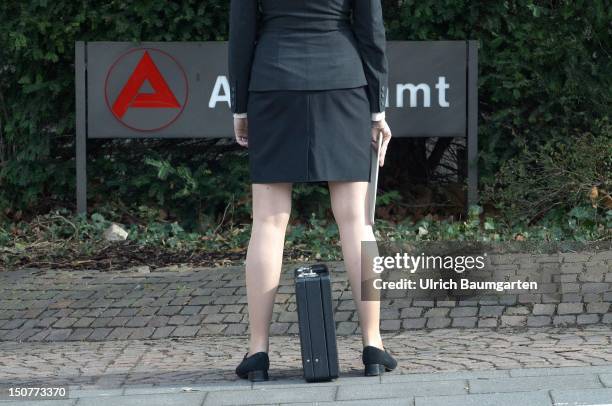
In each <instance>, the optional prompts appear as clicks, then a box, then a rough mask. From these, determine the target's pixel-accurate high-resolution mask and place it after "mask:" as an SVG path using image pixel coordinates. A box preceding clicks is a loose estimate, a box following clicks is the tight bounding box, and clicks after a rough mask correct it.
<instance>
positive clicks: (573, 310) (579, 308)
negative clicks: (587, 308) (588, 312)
mask: <svg viewBox="0 0 612 406" xmlns="http://www.w3.org/2000/svg"><path fill="white" fill-rule="evenodd" d="M583 311H584V305H583V304H582V303H559V305H558V306H557V313H558V314H560V315H564V314H580V313H582V312H583Z"/></svg>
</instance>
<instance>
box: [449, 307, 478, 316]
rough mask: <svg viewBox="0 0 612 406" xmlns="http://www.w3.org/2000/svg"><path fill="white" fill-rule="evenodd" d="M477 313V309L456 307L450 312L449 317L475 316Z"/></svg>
mask: <svg viewBox="0 0 612 406" xmlns="http://www.w3.org/2000/svg"><path fill="white" fill-rule="evenodd" d="M477 313H478V308H477V307H456V308H454V309H452V310H451V312H450V316H451V317H467V316H476V314H477Z"/></svg>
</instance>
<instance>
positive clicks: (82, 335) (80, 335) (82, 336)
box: [66, 328, 94, 341]
mask: <svg viewBox="0 0 612 406" xmlns="http://www.w3.org/2000/svg"><path fill="white" fill-rule="evenodd" d="M93 332H94V329H93V328H75V329H74V330H73V331H72V334H70V336H69V337H68V338H67V339H66V340H67V341H82V340H86V339H87V337H89V336H90V335H91V334H92V333H93Z"/></svg>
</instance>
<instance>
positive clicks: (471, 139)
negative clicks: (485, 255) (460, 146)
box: [467, 40, 479, 205]
mask: <svg viewBox="0 0 612 406" xmlns="http://www.w3.org/2000/svg"><path fill="white" fill-rule="evenodd" d="M467 50H468V52H467V53H468V55H467V57H468V64H467V89H468V94H467V160H468V162H467V164H468V192H467V197H468V205H473V204H478V201H479V198H478V41H474V40H470V41H468V47H467Z"/></svg>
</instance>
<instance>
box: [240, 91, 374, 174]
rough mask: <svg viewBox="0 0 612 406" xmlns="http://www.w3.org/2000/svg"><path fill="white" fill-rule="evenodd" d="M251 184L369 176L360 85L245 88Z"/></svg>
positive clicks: (367, 125)
mask: <svg viewBox="0 0 612 406" xmlns="http://www.w3.org/2000/svg"><path fill="white" fill-rule="evenodd" d="M247 114H248V120H249V121H248V135H249V148H248V154H249V167H250V177H251V182H252V183H274V182H321V181H353V182H356V181H363V182H369V180H370V159H371V152H370V150H371V145H370V141H371V113H370V105H369V102H368V97H367V93H366V89H365V87H356V88H350V89H332V90H273V91H250V92H249V99H248V103H247Z"/></svg>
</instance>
